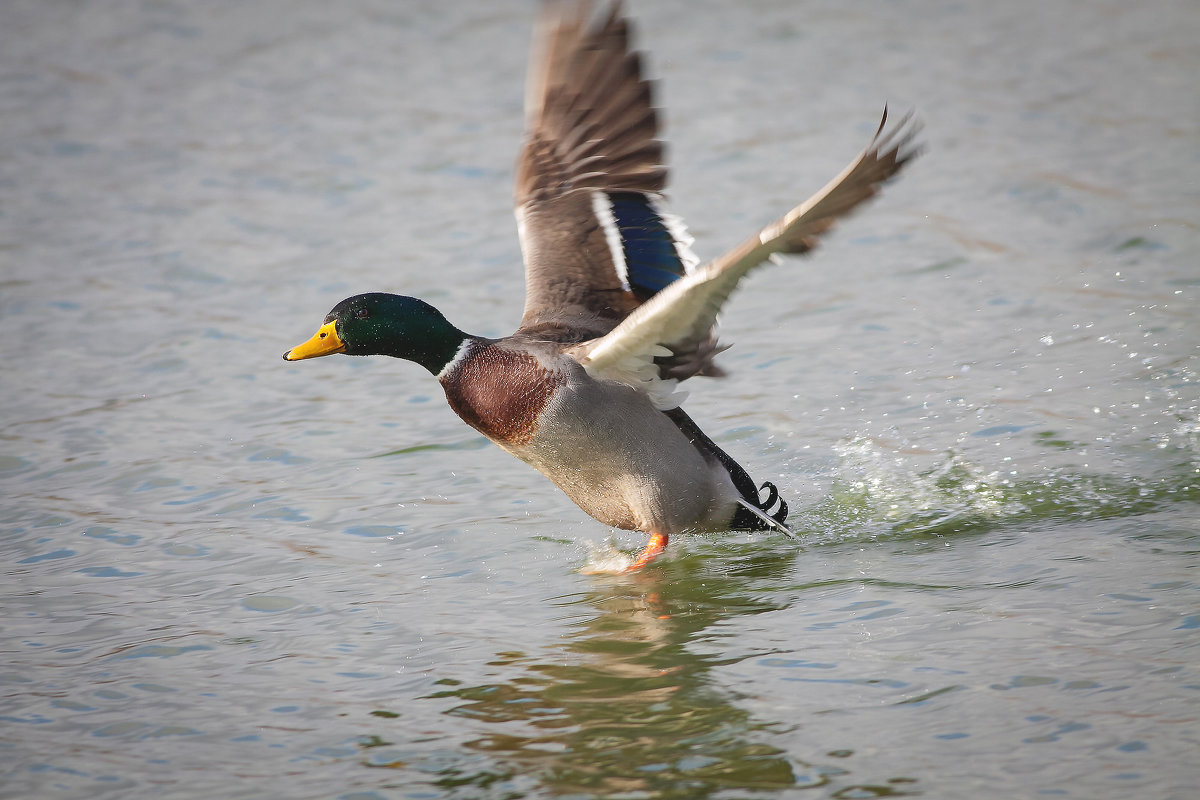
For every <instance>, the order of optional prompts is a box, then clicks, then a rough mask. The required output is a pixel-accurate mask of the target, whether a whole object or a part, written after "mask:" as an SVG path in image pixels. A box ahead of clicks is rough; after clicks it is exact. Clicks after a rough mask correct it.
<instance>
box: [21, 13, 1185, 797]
mask: <svg viewBox="0 0 1200 800" xmlns="http://www.w3.org/2000/svg"><path fill="white" fill-rule="evenodd" d="M629 6H630V7H631V9H630V10H631V12H632V13H633V14H634V16H635V17H636V19H637V20H638V22H639V34H640V38H639V41H640V43H641V45H642V46H643V47H644V48H645V49H647V50H648V51H649V54H650V55H649V69H650V71H651V73H652V74H654V75H656V76H657V77H659V78H660V79H661V81H662V82H661V84H660V86H659V90H660V91H659V100H660V102H661V103H662V104H663V105H664V107H665V109H666V111H665V120H666V131H665V135H666V138H667V140H668V141H669V142H670V145H671V150H670V153H671V156H670V157H671V162H672V166H673V169H674V173H673V179H672V202H673V208H674V210H675V211H677V212H679V213H680V214H682V215H683V217H684V218H685V219H686V220H687V221H688V222H689V224H690V228H691V231H692V233H693V234H695V236H696V238H697V244H696V249H697V251H698V252H699V253H700V254H701V255H702V256H704V255H707V256H713V255H716V254H718V253H719V252H721V251H722V248H725V247H729V246H731V245H733V244H734V243H735V242H737V241H738V240H740V239H741V238H742V237H744V236H746V235H748V234H750V233H751V232H753V231H754V230H756V229H757V228H758V226H760V225H761V224H763V223H765V222H767V221H769V220H771V219H772V218H773V217H774V216H776V215H778V214H779V213H781V212H783V211H784V210H786V209H787V208H788V207H790V206H791V205H792V204H794V203H795V202H797V201H799V200H801V199H803V198H804V197H806V196H807V195H808V194H809V193H810V192H811V191H813V190H814V189H816V188H817V187H819V186H821V185H822V184H823V183H824V182H825V181H826V180H827V179H828V178H829V177H831V176H832V175H834V174H836V173H837V172H838V171H839V170H840V169H841V168H842V167H843V166H844V165H845V164H846V163H847V162H848V161H849V160H850V159H851V158H853V157H854V156H855V154H856V153H857V152H858V150H859V149H860V148H861V147H862V146H863V145H864V144H865V143H866V141H867V140H868V139H869V137H870V134H871V132H872V131H873V129H874V127H875V125H876V123H877V121H878V116H879V112H880V111H881V109H882V107H883V105H884V103H885V102H887V103H889V104H890V107H891V108H892V109H893V111H897V110H900V111H902V110H905V109H909V108H913V109H916V110H917V112H918V113H919V115H920V117H921V119H922V120H923V121H924V123H925V132H924V134H923V137H924V141H925V142H926V144H927V148H928V149H927V152H926V153H925V154H924V155H923V157H922V158H920V159H919V160H918V161H917V162H915V163H914V164H913V165H912V167H911V168H910V169H909V170H908V171H907V173H906V174H905V175H904V176H903V177H902V178H901V179H900V180H899V181H897V182H896V183H894V184H892V185H890V186H888V187H887V188H886V189H885V191H884V192H883V193H882V195H881V196H880V198H879V199H878V200H877V201H876V202H874V203H873V204H871V205H869V206H868V207H867V208H865V209H864V210H863V211H862V213H860V214H858V215H857V216H855V217H854V218H852V219H850V220H847V221H846V222H845V223H844V224H843V225H842V226H841V227H840V229H839V230H838V231H837V232H836V234H835V235H833V236H832V237H830V238H829V239H828V241H827V244H826V246H824V247H822V248H821V249H820V250H818V251H817V252H815V253H814V254H813V255H812V257H811V258H806V259H792V260H788V261H786V262H785V263H783V264H781V265H779V266H775V267H772V268H771V269H768V270H763V271H761V272H759V273H756V274H755V275H754V276H752V278H751V280H749V281H748V282H747V284H746V286H745V288H744V289H743V290H741V291H740V292H739V293H738V294H737V295H736V296H735V297H734V298H733V300H732V302H731V303H730V305H729V306H728V307H727V310H726V313H725V316H724V321H723V325H724V327H723V333H724V337H725V338H726V339H727V340H728V341H730V342H732V343H734V347H733V349H732V350H730V351H729V352H728V353H726V354H725V355H724V356H723V359H724V361H723V363H724V366H725V367H726V368H727V369H728V370H729V371H730V373H731V376H732V377H731V378H729V379H727V380H724V381H711V380H704V379H698V380H697V381H696V385H694V386H691V387H689V388H690V389H691V392H692V394H691V399H690V400H689V401H688V405H687V408H688V410H689V411H690V413H691V414H692V416H693V417H695V418H696V419H697V421H698V422H700V424H701V425H703V426H704V427H705V429H706V430H707V431H708V432H709V433H710V435H712V436H713V437H714V438H715V439H716V440H717V441H718V442H719V443H720V444H721V445H722V446H723V447H725V448H726V449H727V450H729V451H730V453H732V454H733V455H734V456H735V457H736V458H738V460H740V461H741V462H742V463H744V464H745V465H746V467H747V468H748V469H749V471H750V473H751V474H752V475H753V476H754V477H755V478H756V479H758V480H760V481H763V480H771V481H774V482H776V483H778V485H779V487H780V489H781V490H782V492H783V493H784V495H785V497H786V498H787V499H788V501H789V502H790V504H791V506H792V508H793V515H792V517H791V520H790V521H791V522H793V523H794V524H795V526H796V528H797V530H798V531H799V533H800V534H801V536H802V541H801V543H800V545H799V546H797V545H796V544H795V543H793V542H791V541H788V540H786V539H784V538H783V537H779V536H772V535H769V534H731V535H725V536H704V537H690V538H689V537H682V538H680V539H679V540H673V541H672V543H671V547H670V549H669V551H668V553H667V555H666V556H665V557H664V558H662V559H661V560H660V561H659V562H656V563H655V564H654V565H652V566H651V567H650V568H648V569H646V570H644V571H643V572H641V573H640V574H637V575H633V576H619V575H602V574H601V575H592V574H587V573H588V571H589V570H590V569H591V568H594V567H596V566H597V565H602V564H603V563H604V562H605V560H606V559H608V558H610V557H611V556H612V553H613V552H614V551H620V552H623V553H631V552H634V551H635V550H636V549H637V548H639V547H640V546H641V544H642V543H643V539H644V537H641V536H638V535H634V534H628V533H624V532H613V531H610V530H608V529H606V528H604V527H603V526H601V525H599V524H598V523H596V522H594V521H592V520H590V519H588V518H587V517H585V516H584V515H583V514H582V512H580V511H579V510H578V509H577V508H575V507H574V506H573V505H572V504H571V503H570V502H569V501H568V500H566V498H565V497H563V496H562V495H561V494H560V493H559V492H558V491H557V490H556V489H555V488H554V487H553V486H552V485H550V484H549V483H548V482H546V481H545V480H544V479H542V478H541V477H540V476H539V475H537V474H536V473H534V472H532V471H531V470H530V469H528V468H527V467H525V466H524V465H522V464H520V463H518V462H516V461H514V460H512V459H511V458H510V457H508V456H507V455H505V454H504V453H502V452H500V451H499V450H498V449H496V448H494V447H492V446H491V445H489V444H488V443H486V442H485V441H484V440H483V439H481V438H480V437H479V436H478V435H476V434H475V433H474V432H473V431H472V430H471V429H469V428H467V427H466V426H465V425H463V424H462V423H461V422H459V421H458V420H457V418H455V417H454V416H453V414H452V413H451V412H450V411H449V409H448V408H447V407H446V405H445V403H444V401H443V399H442V397H441V392H440V389H439V388H438V386H437V385H436V383H435V382H433V381H432V380H431V379H430V378H429V376H428V375H427V374H425V373H424V371H423V370H422V369H421V368H419V367H417V366H415V365H413V364H409V363H404V362H396V361H390V360H387V359H350V358H329V359H322V360H319V361H312V362H304V363H299V364H287V363H285V362H283V361H282V360H281V359H280V354H281V353H282V352H283V351H284V350H285V349H287V348H288V347H290V346H293V345H295V344H298V343H299V342H301V341H303V340H304V339H305V338H307V337H308V336H309V335H311V333H312V332H313V331H314V330H315V329H316V327H317V325H318V324H319V323H320V321H321V319H322V317H323V316H324V315H325V313H326V312H327V311H328V309H329V308H330V307H331V306H332V305H333V304H334V303H335V302H337V301H338V300H340V299H342V298H343V297H345V296H347V295H349V294H353V293H356V292H359V291H366V290H390V291H399V292H402V293H405V294H413V295H417V296H421V297H424V298H425V299H427V300H429V301H430V302H433V303H435V304H437V305H439V306H440V307H441V308H442V309H443V310H445V311H446V313H447V315H448V316H449V317H450V319H451V320H452V321H454V322H456V323H458V324H459V325H460V326H462V327H465V328H467V329H469V330H473V331H474V332H476V333H480V334H484V335H502V334H504V333H507V332H509V331H510V330H511V329H512V328H513V327H514V326H515V325H516V322H517V320H518V318H519V315H520V309H521V303H522V292H523V283H522V277H521V269H520V254H519V250H518V245H517V239H516V236H515V230H514V225H513V220H512V215H511V210H510V197H511V178H512V163H513V159H514V157H515V154H516V150H517V145H518V142H519V138H520V132H521V125H522V112H521V103H522V100H523V81H524V70H525V55H526V47H527V43H528V38H529V32H530V29H531V26H532V20H533V17H534V15H535V6H534V4H533V3H531V2H524V1H523V0H522V1H520V2H518V0H504V1H503V2H489V3H486V4H482V3H481V4H466V3H461V4H451V3H444V2H434V1H433V0H426V1H424V2H405V3H393V2H384V1H383V0H376V1H372V0H353V1H352V2H343V3H336V4H334V3H321V2H312V1H311V0H305V1H304V2H282V1H280V2H251V3H242V2H232V0H222V1H220V2H206V3H202V4H201V3H185V2H138V1H137V0H114V2H106V3H80V2H56V3H47V2H42V0H14V1H13V2H6V3H5V4H4V5H3V7H2V8H0V270H2V272H0V322H2V324H3V331H4V333H3V335H2V336H0V354H2V357H3V363H4V368H3V376H4V398H5V400H4V403H3V407H2V411H0V423H2V425H3V428H2V431H3V437H2V440H0V492H2V496H3V503H2V506H0V526H2V528H0V530H2V538H0V543H2V546H3V558H4V562H5V579H4V583H3V594H2V597H3V617H2V627H3V635H2V637H0V647H2V648H3V659H2V661H0V682H2V684H3V691H2V693H0V765H2V766H0V796H2V797H4V798H51V799H55V800H57V799H59V798H63V799H66V798H102V799H107V798H114V799H115V798H121V799H122V800H126V799H128V798H215V797H222V798H263V797H288V798H340V799H341V800H366V799H367V798H370V799H372V800H392V798H397V799H399V798H421V799H423V800H425V799H429V798H436V799H437V800H442V799H443V798H445V799H459V798H461V799H462V800H467V799H472V800H473V799H475V798H487V799H489V800H490V799H493V798H495V799H498V798H523V797H529V798H551V797H553V798H590V797H598V798H599V797H603V798H630V799H632V798H639V799H640V798H664V799H666V798H681V799H682V798H720V799H721V800H735V799H736V800H743V799H745V798H819V797H826V798H846V799H851V800H852V799H854V798H870V797H891V796H910V797H929V798H948V797H970V798H1014V797H1068V798H1129V797H1137V798H1180V799H1181V800H1182V798H1190V797H1193V796H1195V795H1194V792H1195V786H1196V785H1197V782H1198V781H1200V767H1198V766H1197V764H1198V763H1200V760H1198V759H1197V757H1196V754H1197V752H1198V745H1200V591H1198V584H1200V580H1198V577H1197V568H1198V567H1200V350H1198V344H1200V257H1198V254H1200V96H1198V95H1197V93H1196V76H1197V75H1198V74H1200V50H1198V49H1197V48H1196V46H1195V44H1196V42H1197V41H1200V6H1198V5H1197V4H1195V3H1194V2H1191V0H1179V1H1178V2H1172V1H1170V0H1153V1H1152V2H1146V3H1140V4H1134V3H1125V2H1107V1H1105V2H1101V1H1096V2H1092V1H1088V2H1084V1H1083V0H1069V1H1067V2H1060V3H1055V4H1047V3H1040V2H1033V0H1021V1H1020V2H1011V3H989V2H983V1H982V0H964V2H954V3H942V2H933V1H932V0H911V1H907V2H906V1H904V0H896V1H895V2H867V3H854V4H844V3H840V2H832V1H830V2H812V3H809V2H802V3H801V2H768V1H767V0H762V1H761V2H759V1H750V2H745V3H717V2H707V1H706V2H686V3H685V2H683V0H664V1H663V2H655V3H650V2H636V1H635V2H631V3H629Z"/></svg>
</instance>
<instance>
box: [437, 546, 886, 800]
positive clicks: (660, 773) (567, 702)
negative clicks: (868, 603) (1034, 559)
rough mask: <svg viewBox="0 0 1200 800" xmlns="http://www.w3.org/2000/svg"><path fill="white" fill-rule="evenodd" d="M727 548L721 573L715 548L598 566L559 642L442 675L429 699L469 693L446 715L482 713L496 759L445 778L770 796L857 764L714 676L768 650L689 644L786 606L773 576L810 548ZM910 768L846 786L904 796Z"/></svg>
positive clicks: (476, 747) (569, 791)
mask: <svg viewBox="0 0 1200 800" xmlns="http://www.w3.org/2000/svg"><path fill="white" fill-rule="evenodd" d="M722 549H725V548H722ZM728 549H729V550H730V552H729V553H727V554H724V555H727V556H728V558H727V559H725V560H723V561H722V573H721V574H720V575H714V574H713V573H712V572H711V571H710V569H711V567H710V568H709V569H705V567H704V563H705V562H708V563H710V564H711V563H712V561H713V559H711V557H710V556H711V554H708V556H709V557H705V556H701V555H686V556H683V557H681V558H677V559H674V560H672V561H669V562H665V563H662V564H661V565H655V567H654V569H652V570H647V571H645V572H644V573H642V574H639V575H635V576H622V577H607V578H596V579H594V583H593V587H592V589H591V590H590V591H589V592H587V593H585V594H583V595H580V596H575V597H570V598H563V599H562V600H560V603H559V604H560V607H562V608H563V609H564V610H567V611H569V612H570V614H571V615H572V616H576V615H578V614H579V611H580V609H581V608H585V609H587V614H586V617H585V618H584V619H583V620H582V621H579V622H576V623H574V625H573V628H574V630H573V631H572V632H571V633H569V634H568V635H567V636H566V637H565V638H564V641H563V644H562V646H561V649H560V650H558V651H557V652H552V653H549V654H541V655H527V654H525V653H523V652H520V651H515V650H514V651H510V652H502V653H499V654H498V655H497V658H496V660H495V661H493V662H491V663H490V664H489V666H493V667H497V668H501V669H503V670H505V671H506V672H507V671H508V670H513V671H514V674H513V675H512V677H510V678H507V679H506V680H504V681H501V682H497V683H489V684H485V685H478V686H464V685H454V682H451V681H444V682H443V685H445V686H446V687H447V688H445V689H444V690H443V691H439V692H436V693H434V694H432V695H430V696H429V698H427V699H433V698H437V699H446V698H452V699H455V700H458V701H461V702H459V703H457V704H455V705H453V707H452V708H450V709H449V710H448V711H447V712H446V713H448V714H451V715H454V716H457V717H462V718H466V719H469V720H472V721H474V722H475V723H478V729H480V730H481V732H482V735H480V736H479V737H478V738H476V739H474V740H472V741H469V742H467V743H466V744H465V747H466V748H468V749H469V750H471V751H473V752H475V753H477V754H483V755H486V756H487V757H488V761H489V762H490V764H489V766H488V768H487V769H486V770H483V771H481V772H478V773H476V774H474V775H471V774H465V773H464V772H463V771H462V769H461V768H462V767H463V766H464V765H463V764H461V763H460V764H457V765H455V767H453V768H452V769H453V774H443V777H442V780H440V781H436V782H435V783H437V785H439V786H440V787H441V788H443V789H454V788H458V787H466V786H471V787H472V788H474V789H475V790H476V791H479V790H485V789H487V788H488V787H494V785H495V784H496V782H497V780H498V779H500V780H503V779H504V778H505V777H508V778H511V777H512V776H524V777H525V778H526V779H530V778H532V780H533V781H534V782H535V783H536V785H537V787H538V789H539V791H538V794H545V795H546V796H572V797H622V798H624V797H628V798H663V799H664V800H665V799H668V798H706V797H714V796H721V797H726V796H728V797H738V798H747V797H763V796H772V795H777V794H778V793H779V792H781V791H783V790H795V789H799V788H811V787H818V786H824V785H827V784H828V783H829V782H830V780H831V779H833V778H834V777H841V776H845V775H846V770H845V769H843V768H841V767H839V766H835V765H832V764H830V765H824V766H817V765H814V764H809V763H804V762H802V761H799V760H797V759H796V758H794V757H793V756H792V755H790V754H788V753H786V752H785V751H783V750H781V749H780V748H779V747H776V746H774V745H773V744H770V743H769V740H770V739H771V738H773V737H776V736H778V734H779V733H781V731H779V730H778V729H776V728H774V727H772V726H769V725H766V724H764V723H762V722H759V721H757V720H755V719H754V718H753V717H752V715H751V714H750V713H749V712H748V711H746V710H744V709H742V708H739V707H738V706H737V704H736V702H737V697H731V696H729V693H728V692H725V691H720V690H718V689H716V688H714V687H713V685H712V681H711V678H710V672H711V670H712V669H713V667H715V666H719V665H721V664H726V663H734V662H737V661H739V660H741V659H743V658H747V657H758V656H761V655H763V654H762V653H752V654H741V655H728V654H723V655H721V656H713V655H703V654H699V653H697V652H696V649H697V648H692V647H689V644H690V643H693V642H695V641H697V640H698V639H702V638H704V637H706V636H711V635H713V628H714V626H717V625H719V624H720V623H722V622H723V621H726V620H729V619H732V618H738V617H744V616H746V615H753V614H759V613H762V612H767V611H775V610H778V609H779V608H780V606H779V605H777V603H776V602H772V600H771V599H767V598H770V597H772V596H773V595H776V594H777V593H776V592H774V591H771V590H768V589H766V588H764V584H771V585H777V584H778V583H779V581H780V579H781V578H782V577H783V576H784V575H785V574H786V573H787V572H788V567H790V565H791V564H792V562H793V561H794V560H795V558H796V557H797V556H798V551H795V550H787V549H784V550H780V551H776V552H770V551H763V550H761V549H754V550H752V551H751V550H748V549H746V548H737V547H736V546H731V547H729V548H728ZM755 587H758V591H759V592H760V595H758V596H756V594H755ZM832 758H833V757H832V756H831V760H832ZM907 780H908V779H897V781H895V782H894V783H893V785H887V786H855V787H846V789H843V790H842V791H851V790H852V791H853V792H855V793H852V794H849V795H846V796H847V797H850V796H855V797H882V796H890V795H898V794H902V793H903V792H902V791H901V789H902V788H904V787H906V783H905V782H906V781H907ZM462 796H464V797H465V796H468V795H467V794H464V795H462ZM474 796H478V795H474ZM488 796H492V795H488ZM496 796H508V795H505V794H499V795H496ZM512 796H514V797H515V796H521V795H520V794H514V795H512ZM835 796H836V795H835Z"/></svg>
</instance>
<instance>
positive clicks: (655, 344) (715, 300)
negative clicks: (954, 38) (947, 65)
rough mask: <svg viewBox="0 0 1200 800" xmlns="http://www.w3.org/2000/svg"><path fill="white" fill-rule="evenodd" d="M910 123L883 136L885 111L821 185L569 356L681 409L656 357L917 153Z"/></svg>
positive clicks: (695, 332) (697, 333)
mask: <svg viewBox="0 0 1200 800" xmlns="http://www.w3.org/2000/svg"><path fill="white" fill-rule="evenodd" d="M911 120H912V117H911V115H910V116H907V117H905V118H904V119H902V120H901V121H900V122H899V124H897V125H895V126H894V127H892V128H891V129H890V130H887V131H885V127H886V125H887V110H886V109H885V110H884V112H883V120H882V121H881V122H880V123H879V129H878V130H877V131H876V132H875V136H874V138H873V139H872V140H871V143H870V144H869V145H867V149H866V150H864V151H863V152H862V155H860V156H859V157H858V158H857V159H856V160H855V161H854V162H853V163H851V164H850V165H849V166H848V167H846V169H844V170H842V172H841V174H840V175H838V176H837V177H836V178H834V179H833V180H832V181H830V182H829V183H828V184H826V186H825V188H823V189H821V191H819V192H817V193H816V194H815V195H813V196H812V197H810V198H809V199H808V200H806V201H805V202H804V203H801V204H800V205H798V206H796V207H795V208H793V209H792V210H791V211H789V212H788V213H787V214H786V215H784V217H783V218H782V219H779V220H777V221H775V222H774V223H772V224H770V225H768V226H767V227H765V228H763V229H762V231H760V232H759V233H758V235H756V236H753V237H751V238H750V239H747V240H746V241H745V242H743V243H742V244H740V245H739V246H738V247H736V248H734V249H733V250H732V251H730V252H728V253H726V254H725V255H723V256H721V257H720V258H718V259H716V260H714V261H712V262H710V263H708V264H706V265H704V266H703V267H701V268H700V269H698V270H696V271H695V272H693V273H691V274H689V275H688V276H686V277H684V278H682V279H680V280H679V281H676V282H675V283H673V284H671V285H670V286H668V287H667V288H665V289H664V290H663V291H661V292H660V293H658V294H657V295H655V296H654V297H653V298H651V299H650V300H649V301H648V302H647V303H646V304H645V305H643V306H641V307H640V308H638V309H637V310H635V311H634V312H633V313H632V314H631V315H630V316H629V317H628V318H627V319H625V320H624V321H623V322H622V323H621V324H620V325H618V326H617V327H616V328H615V329H614V330H613V331H612V332H610V333H608V334H606V335H605V336H603V337H601V338H598V339H594V340H592V341H589V342H585V343H583V344H581V345H579V346H578V347H575V348H573V349H572V351H571V352H572V353H574V354H575V356H576V357H577V358H578V359H579V361H580V363H582V364H583V366H584V368H585V369H587V371H588V373H589V374H591V375H592V376H593V377H596V378H605V379H610V380H620V381H623V382H626V383H630V384H631V385H634V386H640V387H641V388H642V389H643V390H644V391H646V392H647V393H649V394H650V395H651V397H652V398H653V399H654V400H655V403H656V404H658V405H659V407H660V408H672V407H674V406H675V405H678V403H679V399H678V398H675V397H673V390H674V383H675V381H674V380H663V379H662V378H663V375H662V374H661V373H662V371H661V370H660V369H658V367H657V366H656V365H655V363H654V359H655V358H663V357H665V356H668V355H671V354H674V353H678V352H687V351H688V350H689V349H692V348H695V347H697V346H698V344H699V343H701V342H703V341H704V340H705V338H706V337H707V336H708V335H709V331H710V329H711V328H712V326H713V323H714V322H715V321H716V318H717V312H718V311H719V310H720V308H721V306H722V304H724V302H725V300H726V299H727V298H728V297H729V295H730V294H731V293H732V292H733V290H734V288H736V287H737V284H738V281H740V280H741V279H742V277H743V276H744V275H746V273H748V272H749V271H750V270H752V269H754V268H755V267H757V266H758V265H759V264H761V263H762V262H763V261H765V260H766V259H767V258H769V257H770V256H772V255H774V254H776V253H806V252H808V251H809V250H811V249H812V248H813V247H815V246H816V244H817V239H818V237H819V236H820V235H821V234H823V233H825V232H826V231H828V230H829V229H830V228H831V227H833V224H834V222H835V221H836V220H837V219H838V218H839V217H841V216H844V215H845V214H848V213H850V212H851V211H853V210H854V209H855V208H856V207H857V206H858V205H859V204H860V203H862V202H863V201H864V200H867V199H869V198H870V197H872V196H873V195H874V194H875V193H876V192H877V191H879V187H880V186H881V185H882V184H883V182H884V181H886V180H888V179H889V178H891V177H892V176H894V175H895V174H896V173H897V172H898V171H899V170H900V168H901V167H903V166H904V165H905V164H907V163H908V162H909V160H911V159H912V158H913V157H914V156H916V155H917V153H918V152H919V150H918V149H917V148H915V147H914V146H913V144H912V141H913V137H914V136H915V135H916V133H917V131H918V130H919V126H918V125H916V124H915V123H912V122H911ZM683 377H687V376H686V375H685V376H683Z"/></svg>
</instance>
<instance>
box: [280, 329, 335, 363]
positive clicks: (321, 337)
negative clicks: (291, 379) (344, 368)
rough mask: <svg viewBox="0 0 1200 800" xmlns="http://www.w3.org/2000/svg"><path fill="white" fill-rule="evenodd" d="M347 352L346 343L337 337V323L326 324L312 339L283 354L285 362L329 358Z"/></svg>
mask: <svg viewBox="0 0 1200 800" xmlns="http://www.w3.org/2000/svg"><path fill="white" fill-rule="evenodd" d="M344 352H346V343H345V342H343V341H342V340H341V339H340V338H338V335H337V323H336V322H326V323H325V324H324V325H322V326H321V328H320V330H318V331H317V332H316V334H314V335H313V337H312V338H311V339H309V340H308V341H307V342H305V343H304V344H301V345H297V346H296V347H293V348H292V349H291V350H288V351H287V352H286V353H284V354H283V360H284V361H300V360H301V359H305V358H316V357H317V356H328V355H333V354H334V353H344Z"/></svg>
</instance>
